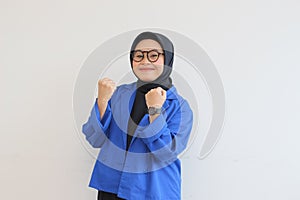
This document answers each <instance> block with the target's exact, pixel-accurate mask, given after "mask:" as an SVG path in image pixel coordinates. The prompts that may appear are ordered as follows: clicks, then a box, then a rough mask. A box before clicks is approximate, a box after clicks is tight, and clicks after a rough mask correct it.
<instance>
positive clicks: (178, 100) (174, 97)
mask: <svg viewBox="0 0 300 200" xmlns="http://www.w3.org/2000/svg"><path fill="white" fill-rule="evenodd" d="M167 100H168V102H169V103H170V104H174V105H175V107H178V108H180V109H181V110H188V111H191V108H190V105H189V103H188V100H187V99H185V98H184V97H183V96H181V94H180V93H179V92H178V91H177V89H176V87H175V86H174V85H172V87H171V88H170V89H169V90H168V91H167Z"/></svg>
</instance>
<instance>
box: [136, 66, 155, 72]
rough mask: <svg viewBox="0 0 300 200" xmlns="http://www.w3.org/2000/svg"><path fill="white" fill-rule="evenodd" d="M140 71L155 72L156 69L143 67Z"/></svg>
mask: <svg viewBox="0 0 300 200" xmlns="http://www.w3.org/2000/svg"><path fill="white" fill-rule="evenodd" d="M139 70H140V71H153V70H155V69H154V68H152V67H141V68H139Z"/></svg>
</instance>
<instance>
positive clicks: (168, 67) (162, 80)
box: [130, 31, 174, 89]
mask: <svg viewBox="0 0 300 200" xmlns="http://www.w3.org/2000/svg"><path fill="white" fill-rule="evenodd" d="M145 39H151V40H155V41H156V42H158V43H159V44H160V46H161V48H162V50H163V52H164V69H163V72H162V74H161V75H160V76H159V77H158V78H157V79H156V80H154V81H151V82H144V81H142V80H140V79H139V77H137V76H136V77H137V78H138V81H137V86H138V87H141V86H144V85H149V84H150V85H151V84H154V86H157V85H160V86H163V88H164V89H169V88H170V87H171V86H172V79H171V78H170V75H171V72H172V67H173V60H174V47H173V44H172V42H171V40H170V39H168V38H167V37H166V36H164V35H162V34H160V33H154V32H149V31H148V32H143V33H140V34H139V35H138V36H137V37H136V38H135V39H134V41H133V43H132V45H131V48H130V64H131V68H132V61H133V52H134V50H135V48H136V46H137V45H138V43H139V42H141V41H142V40H145ZM153 88H155V87H153ZM151 89H152V88H151Z"/></svg>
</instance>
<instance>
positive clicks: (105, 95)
mask: <svg viewBox="0 0 300 200" xmlns="http://www.w3.org/2000/svg"><path fill="white" fill-rule="evenodd" d="M115 90H116V84H115V82H114V81H113V80H111V79H109V78H103V79H100V80H99V81H98V101H99V102H101V103H107V102H108V101H109V99H110V98H111V96H112V95H113V93H114V91H115Z"/></svg>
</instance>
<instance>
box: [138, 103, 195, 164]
mask: <svg viewBox="0 0 300 200" xmlns="http://www.w3.org/2000/svg"><path fill="white" fill-rule="evenodd" d="M192 125H193V112H192V110H191V109H190V107H189V105H188V103H187V101H186V100H182V102H181V103H180V106H179V109H178V110H177V111H176V112H175V114H174V115H173V116H172V118H171V119H168V122H167V121H166V116H165V115H163V114H160V115H159V116H158V117H157V118H156V119H155V120H154V121H153V122H152V123H151V124H149V125H147V126H145V127H143V128H139V130H138V137H140V138H142V141H143V142H144V143H145V144H146V145H147V147H148V149H149V150H150V152H151V153H152V155H153V156H154V157H156V158H157V159H158V160H160V161H164V162H170V163H171V162H173V161H175V160H176V159H177V156H178V155H179V154H180V153H181V152H182V151H183V150H184V149H185V148H186V146H187V143H188V139H189V136H190V132H191V129H192Z"/></svg>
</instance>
